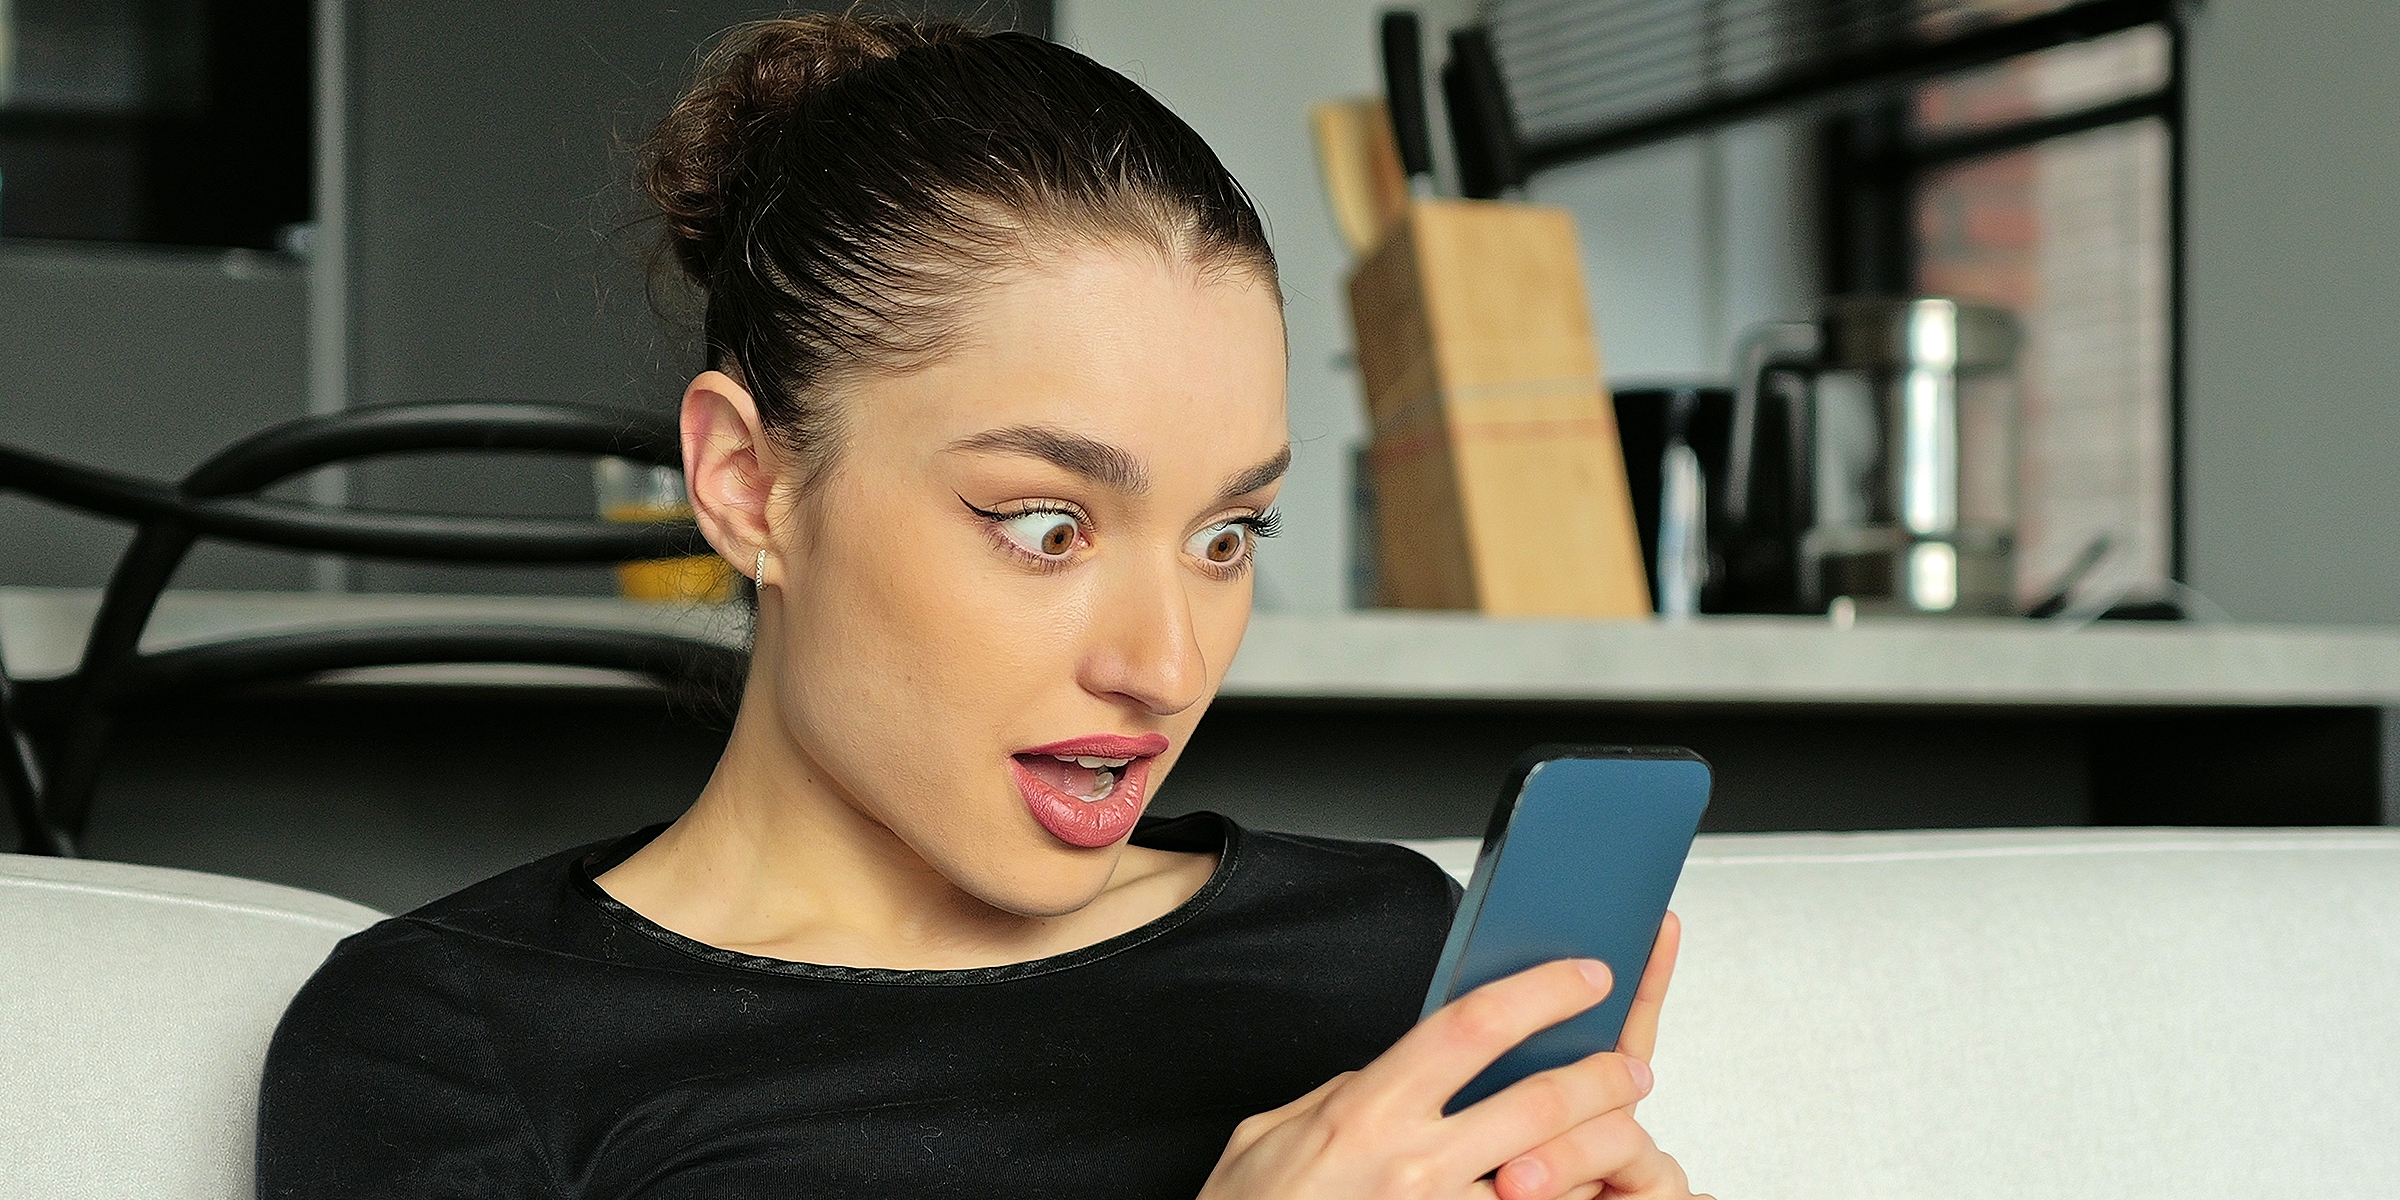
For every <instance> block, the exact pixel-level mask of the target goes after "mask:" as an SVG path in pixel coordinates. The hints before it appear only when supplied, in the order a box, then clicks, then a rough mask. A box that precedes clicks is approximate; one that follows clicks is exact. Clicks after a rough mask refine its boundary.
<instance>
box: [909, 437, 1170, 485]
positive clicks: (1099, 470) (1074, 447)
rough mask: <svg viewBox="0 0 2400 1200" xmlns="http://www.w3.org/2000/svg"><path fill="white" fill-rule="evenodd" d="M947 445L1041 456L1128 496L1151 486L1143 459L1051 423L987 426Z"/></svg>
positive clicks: (960, 448)
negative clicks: (1005, 426) (1050, 424)
mask: <svg viewBox="0 0 2400 1200" xmlns="http://www.w3.org/2000/svg"><path fill="white" fill-rule="evenodd" d="M943 448H944V449H946V450H963V451H967V452H970V453H977V452H980V453H986V454H1022V455H1025V456H1027V457H1029V458H1038V459H1041V460H1042V461H1043V462H1046V463H1049V464H1051V465H1053V466H1056V467H1058V468H1059V469H1061V470H1064V471H1072V472H1074V473H1075V474H1077V475H1081V476H1083V477H1084V478H1086V479H1089V480H1091V481H1092V482H1094V483H1097V484H1100V485H1102V486H1104V487H1108V488H1111V489H1114V490H1116V491H1119V492H1124V493H1126V494H1128V495H1139V494H1140V493H1142V492H1144V491H1147V490H1149V487H1150V474H1149V472H1147V471H1144V470H1143V469H1142V463H1141V460H1140V459H1137V458H1135V457H1134V456H1133V455H1132V454H1130V453H1128V452H1127V451H1125V450H1124V449H1123V448H1121V447H1117V446H1111V445H1109V444H1108V443H1107V442H1100V441H1094V440H1092V439H1091V438H1088V437H1085V436H1083V435H1082V434H1079V433H1068V432H1067V431H1066V430H1063V429H1053V428H1051V427H1049V426H1047V425H1012V426H1010V427H1008V428H1006V429H987V430H985V431H983V432H982V433H977V434H971V435H969V436H967V437H963V438H960V439H958V440H957V441H955V442H952V443H950V444H949V445H948V446H946V447H943Z"/></svg>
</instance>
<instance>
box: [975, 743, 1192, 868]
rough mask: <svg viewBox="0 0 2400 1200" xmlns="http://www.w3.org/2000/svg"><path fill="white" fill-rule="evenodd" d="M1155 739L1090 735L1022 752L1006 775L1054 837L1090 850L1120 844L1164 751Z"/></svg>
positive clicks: (1012, 758) (1013, 757) (1146, 795)
mask: <svg viewBox="0 0 2400 1200" xmlns="http://www.w3.org/2000/svg"><path fill="white" fill-rule="evenodd" d="M1167 746H1168V742H1167V739H1166V738H1164V737H1162V736H1160V735H1158V734H1155V733H1151V734H1144V735H1142V736H1140V737H1126V736H1123V735H1120V734H1094V735H1092V736H1089V737H1079V738H1071V739H1068V740H1067V741H1063V742H1052V743H1050V744H1048V745H1045V746H1035V747H1033V748H1031V749H1028V750H1020V751H1018V752H1016V753H1015V754H1014V755H1011V756H1010V758H1009V775H1010V777H1011V778H1012V779H1013V780H1014V781H1015V783H1016V785H1017V792H1018V794H1019V795H1021V796H1023V797H1024V799H1025V809H1026V811H1027V812H1029V813H1031V814H1033V819H1034V820H1035V821H1036V822H1038V823H1039V824H1040V825H1041V827H1042V828H1043V829H1046V830H1048V831H1049V832H1050V835H1051V836H1052V837H1055V838H1057V839H1058V840H1060V841H1062V842H1065V843H1066V844H1068V845H1070V846H1080V847H1083V848H1085V849H1094V848H1097V847H1100V846H1107V845H1112V844H1114V843H1116V842H1120V841H1123V840H1124V839H1125V836H1126V835H1127V834H1130V833H1132V832H1133V826H1134V822H1136V821H1138V820H1140V819H1141V816H1142V805H1143V803H1144V802H1145V801H1146V800H1148V798H1149V794H1150V763H1151V760H1153V759H1155V758H1157V757H1158V756H1159V755H1161V754H1164V753H1166V752H1167Z"/></svg>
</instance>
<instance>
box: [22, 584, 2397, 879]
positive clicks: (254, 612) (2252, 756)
mask: <svg viewBox="0 0 2400 1200" xmlns="http://www.w3.org/2000/svg"><path fill="white" fill-rule="evenodd" d="M97 605H98V594H97V593H96V592H94V591H91V590H72V589H43V588H25V587H12V588H0V654H4V655H5V661H6V663H7V665H8V667H9V670H10V671H11V672H12V673H14V674H15V675H17V676H18V677H19V678H24V679H36V680H38V679H45V678H56V677H59V676H61V675H64V674H67V673H68V672H70V671H71V670H72V669H73V667H74V664H75V661H76V657H77V654H78V652H79V650H80V647H81V643H82V639H83V636H84V633H85V631H86V630H87V629H88V628H89V626H90V623H91V620H92V616H93V613H94V612H95V611H96V609H97ZM439 621H510V622H537V623H561V624H570V625H583V626H600V627H612V628H628V629H642V630H652V631H661V632H667V633H674V634H680V635H683V636H687V637H694V638H703V639H709V640H714V641H719V642H723V643H725V644H732V645H738V644H740V642H741V641H742V639H743V638H744V637H745V636H746V623H747V617H746V615H745V614H743V613H742V612H741V611H740V610H739V609H725V608H705V607H676V606H669V605H655V604H640V603H632V602H626V601H619V600H613V599H606V598H593V599H555V598H535V597H506V596H433V595H357V594H319V593H244V592H207V591H174V592H170V593H168V594H167V595H166V596H165V597H164V598H163V599H162V601H161V604H160V607H159V611H158V613H157V616H156V618H155V619H154V620H153V621H152V623H151V627H150V630H149V633H148V637H147V640H146V644H147V645H150V646H152V647H156V648H166V647H170V646H174V645H177V644H179V643H189V642H194V641H201V640H207V639H212V638H218V637H224V636H228V635H233V634H242V633H269V632H280V631H290V630H297V629H305V628H311V627H320V626H327V625H355V624H370V623H386V622H407V623H423V622H439ZM332 682H336V683H340V684H343V685H344V686H339V687H334V688H309V689H305V690H302V691H291V690H271V691H268V692H264V693H258V694H251V695H245V696H237V697H228V698H226V699H225V700H224V701H222V702H218V703H211V704H208V705H200V706H179V707H176V708H174V709H173V710H171V711H159V712H155V713H148V714H139V715H137V716H135V717H134V718H133V719H131V720H130V721H129V723H128V724H127V725H126V727H125V728H124V729H123V731H122V732H121V735H120V740H119V743H118V750H117V751H116V753H117V758H116V759H115V760H114V763H113V765H112V767H111V769H110V774H109V775H108V776H107V778H106V779H105V780H104V784H103V794H102V796H101V801H100V803H99V805H98V807H97V809H96V813H97V814H98V815H97V817H96V822H95V825H94V828H93V838H94V848H95V851H96V852H98V853H101V854H103V855H105V856H110V857H123V858H128V859H131V860H134V861H152V862H163V863H169V864H173V865H183V866H192V867H197V868H201V869H210V870H225V871H229V872H231V873H235V874H249V875H256V876H259V877H262V878H277V879H283V880H284V881H286V882H293V883H298V884H302V885H304V886H318V887H323V888H326V889H328V890H333V891H335V892H337V893H340V894H345V895H355V896H360V897H364V898H367V899H370V900H373V901H374V902H376V903H383V904H387V905H400V904H401V903H402V902H403V901H407V902H414V901H413V900H411V899H410V897H412V896H413V897H415V898H417V899H421V898H423V897H425V896H430V895H433V894H437V890H438V889H439V888H446V887H451V886H457V885H458V884H461V883H464V882H466V881H467V880H469V879H472V878H475V877H477V875H478V874H479V873H488V872H489V871H490V870H497V869H498V868H499V867H500V866H504V865H506V864H507V863H508V862H512V861H519V860H521V859H523V858H526V857H531V856H533V855H535V854H537V853H541V852H545V851H546V850H547V849H549V848H555V847H557V846H561V845H570V844H574V843H575V842H576V841H577V840H588V839H590V838H594V837H599V836H604V835H606V834H607V833H609V832H610V831H612V830H621V829H624V828H630V827H632V826H634V825H637V824H640V823H643V822H645V821H650V820H658V819H664V818H665V817H669V816H672V815H673V814H674V813H675V812H676V811H677V810H678V809H679V808H680V806H681V805H682V804H683V803H686V802H688V799H689V797H690V796H691V795H693V794H695V793H696V791H697V789H698V788H699V786H700V784H701V783H702V782H703V781H705V780H706V779H707V778H708V774H709V771H710V769H711V767H712V766H713V764H714V761H715V756H716V753H717V751H718V749H719V748H720V747H721V746H722V740H723V737H724V733H723V730H722V727H721V726H715V725H711V724H710V723H709V722H707V721H706V720H705V719H702V720H695V719H693V717H692V716H691V715H690V714H683V713H678V711H677V710H676V709H675V707H674V705H673V704H671V703H669V702H667V701H666V700H665V699H664V698H663V697H662V696H661V695H660V693H658V692H657V690H656V689H653V688H650V687H648V685H646V684H644V683H642V682H641V681H640V680H638V679H635V678H632V677H625V676H614V675H608V674H605V673H594V672H589V671H577V670H570V669H561V668H539V667H510V666H497V667H495V666H446V667H411V668H397V669H386V670H379V671H371V672H354V673H348V674H347V675H346V676H345V677H344V678H341V679H336V680H333V681H332ZM459 684H467V685H473V686H467V687H463V688H462V687H459V686H455V685H459ZM384 685H394V686H384ZM491 685H500V686H491ZM561 685H576V686H561ZM2396 715H2400V629H2375V628H2348V629H2344V628H2301V627H2277V626H2198V625H2148V624H2132V623H2126V624H2112V625H2106V626H2091V627H2086V628H2081V629H2061V628H2054V627H2050V626H2045V625H2041V624H2037V623H2034V622H2007V621H1956V622H1951V621H1909V620H1890V621H1875V620H1862V621H1860V622H1858V623H1857V624H1855V625H1854V626H1853V627H1851V628H1847V629H1843V628H1836V627H1835V626H1833V625H1832V624H1831V623H1830V622H1827V621H1823V620H1812V619H1802V618H1774V617H1720V618H1704V619H1701V620H1697V621H1693V622H1690V623H1687V624H1679V625H1669V624H1662V623H1654V622H1613V623H1610V622H1590V621H1548V620H1493V619H1487V618H1482V617H1478V616H1474V615H1471V614H1459V613H1425V612H1373V613H1354V614H1342V615H1327V616H1302V615H1293V614H1280V613H1265V614H1260V615H1259V616H1258V617H1257V619H1256V620H1255V621H1254V622H1253V624H1252V627H1251V630H1250V634H1249V637H1248V639H1247V640H1246V642H1245V643H1244V646H1243V650H1242V653H1241V656H1240V658H1238V659H1237V660H1236V661H1235V662H1234V664H1233V666H1232V669H1231V671H1230V673H1229V675H1228V677H1227V679H1226V682H1225V686H1224V688H1223V690H1222V692H1221V694H1220V696H1219V699H1218V701H1217V703H1216V705H1215V707H1214V708H1212V709H1211V710H1210V712H1209V714H1208V717H1207V719H1206V720H1205V721H1204V722H1203V723H1202V725H1201V727H1200V731H1199V734H1198V735H1197V736H1196V737H1195V738H1194V740H1193V741H1192V743H1191V745H1190V747H1189V749H1188V751H1187V752H1186V753H1184V754H1183V756H1182V758H1181V759H1180V761H1179V762H1178V764H1177V766H1176V768H1175V770H1174V773H1173V776H1172V779H1171V782H1170V784H1169V786H1168V788H1167V790H1166V791H1164V792H1163V793H1162V794H1161V797H1160V803H1161V804H1162V805H1163V806H1164V811H1184V810H1188V809H1193V808H1209V809H1214V810H1217V811H1220V812H1224V813H1227V814H1229V815H1232V816H1234V817H1235V818H1237V819H1239V820H1241V821H1243V822H1244V823H1246V824H1251V825H1255V826H1263V827H1270V828H1285V829H1293V830H1300V831H1308V832H1320V833H1328V834H1336V835H1343V836H1376V837H1395V836H1406V837H1437V836H1460V835H1471V834H1473V833H1474V832H1475V831H1476V830H1478V829H1480V828H1481V827H1482V825H1483V822H1484V819H1485V814H1486V812H1487V811H1488V807H1489V805H1490V802H1491V796H1492V792H1493V789H1494V788H1495V787H1497V786H1498V784H1499V782H1500V780H1501V779H1502V778H1503V777H1504V776H1505V774H1506V772H1507V768H1508V764H1509V763H1510V761H1511V760H1513V759H1514V758H1515V757H1516V756H1517V755H1518V754H1519V753H1520V752H1521V751H1523V750H1524V748H1525V747H1527V746H1529V745H1533V744H1536V743H1541V742H1598V743H1614V744H1671V745H1682V746H1688V747H1691V748H1693V749H1694V750H1696V751H1698V752H1700V753H1701V754H1702V755H1704V756H1705V757H1707V758H1708V759H1709V761H1710V762H1711V763H1712V764H1713V765H1714V767H1715V770H1716V792H1715V796H1714V797H1713V798H1712V801H1711V804H1710V810H1709V817H1708V824H1707V827H1708V828H1710V829H1713V830H1719V831H1764V830H1785V829H1905V828H1934V827H1976V826H2007V825H2016V826H2028V825H2035V826H2038V825H2087V824H2194V825H2242V824H2258V825H2310V824H2359V823H2374V822H2376V821H2396V820H2400V721H2396V720H2395V717H2396ZM228 747H254V748H255V750H253V751H251V752H246V753H240V754H227V753H226V748H228ZM297 843H305V844H307V845H310V846H318V845H320V844H321V845H322V846H323V847H326V848H327V849H326V851H325V852H324V853H322V854H319V855H317V856H316V857H313V858H309V859H308V860H306V862H305V863H303V864H301V865H298V866H295V865H292V864H290V863H287V862H285V861H283V860H282V859H280V858H278V857H276V855H278V854H282V853H284V851H281V850H274V849H272V848H274V847H288V846H290V845H293V844H297ZM357 846H382V847H386V848H387V849H388V851H389V853H388V856H387V855H383V854H368V855H364V856H362V855H359V854H356V853H352V852H351V849H352V848H354V847H357ZM461 847H468V848H471V849H472V853H471V854H470V853H469V852H468V850H466V849H462V848H461ZM387 862H388V863H390V864H397V865H391V866H388V867H387V866H385V865H383V864H385V863H387ZM411 863H417V864H420V866H421V864H423V863H437V864H441V865H440V866H439V870H438V871H435V869H434V868H433V867H423V868H422V869H423V870H425V871H432V872H434V873H432V874H423V875H421V876H420V875H414V874H409V875H406V877H405V878H402V877H401V875H398V874H395V875H393V877H392V878H389V879H386V878H384V877H383V875H380V874H376V872H386V873H389V872H401V873H402V874H405V873H406V872H408V871H418V870H419V869H420V866H409V865H408V864H411ZM278 872H281V873H280V874H279V873H278Z"/></svg>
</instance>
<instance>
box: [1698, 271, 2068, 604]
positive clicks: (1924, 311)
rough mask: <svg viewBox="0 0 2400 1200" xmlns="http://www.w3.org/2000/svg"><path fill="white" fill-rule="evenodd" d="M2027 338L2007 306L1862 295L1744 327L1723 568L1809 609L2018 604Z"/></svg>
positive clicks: (1747, 588) (1742, 589) (1737, 584)
mask: <svg viewBox="0 0 2400 1200" xmlns="http://www.w3.org/2000/svg"><path fill="white" fill-rule="evenodd" d="M2021 340H2022V339H2021V337H2020V335H2019V332H2018V326H2017V322H2016V320H2015V318H2014V317H2012V316H2010V315H2009V314H2008V313H2007V312H2006V311H2004V310H2001V309H1998V308H1992V307H1989V306H1985V305H1977V304H1968V303H1963V302H1960V301H1955V300H1944V299H1882V298H1863V297H1848V298H1837V299H1834V300H1831V301H1828V302H1827V303H1826V306H1825V308H1824V310H1823V311H1822V312H1821V313H1820V314H1819V316H1818V318H1817V319H1816V320H1815V321H1812V322H1793V323H1776V324H1769V325H1762V326H1759V327H1757V328H1755V329H1753V330H1751V331H1750V332H1749V333H1748V334H1747V335H1745V337H1744V338H1743V340H1742V343H1741V346H1740V348H1739V350H1738V361H1737V364H1736V373H1735V397H1734V412H1733V429H1732V436H1731V439H1730V442H1731V444H1730V445H1729V447H1728V452H1727V457H1726V471H1725V479H1724V480H1723V485H1724V491H1723V504H1722V511H1723V513H1724V517H1725V524H1726V526H1727V529H1726V531H1725V534H1724V537H1725V538H1726V539H1727V541H1728V543H1729V545H1728V546H1727V548H1726V552H1725V553H1724V554H1723V555H1722V557H1721V561H1723V562H1725V563H1726V564H1727V569H1728V570H1729V571H1731V572H1733V573H1734V574H1735V576H1736V577H1735V578H1733V579H1730V580H1728V581H1726V586H1727V587H1728V588H1729V589H1730V590H1731V591H1733V592H1735V593H1747V594H1752V595H1756V594H1760V593H1761V592H1767V593H1772V592H1790V593H1793V594H1792V597H1791V598H1792V602H1793V605H1794V607H1796V608H1798V609H1799V610H1801V611H1809V612H1821V611H1823V610H1824V608H1825V606H1826V605H1827V604H1828V603H1829V602H1831V601H1832V600H1833V599H1835V598H1836V597H1843V596H1847V597H1849V598H1850V600H1851V602H1852V603H1853V604H1855V605H1856V606H1857V607H1858V609H1859V611H1862V612H1905V613H1924V614H1946V613H1957V614H1985V615H1992V614H2002V613H2009V612H2013V611H2014V610H2015V607H2016V604H2015V596H2014V591H2013V588H2014V580H2015V554H2016V532H2017V459H2018V436H2017V430H2018V424H2017V381H2016V356H2017V349H2018V346H2019V344H2020V342H2021ZM1745 571H1747V572H1749V573H1750V575H1751V576H1752V577H1751V578H1747V579H1745V578H1741V577H1740V576H1741V575H1742V573H1743V572H1745ZM1745 607H1752V608H1757V607H1768V606H1767V605H1761V604H1756V603H1753V604H1749V605H1746V606H1745Z"/></svg>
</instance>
